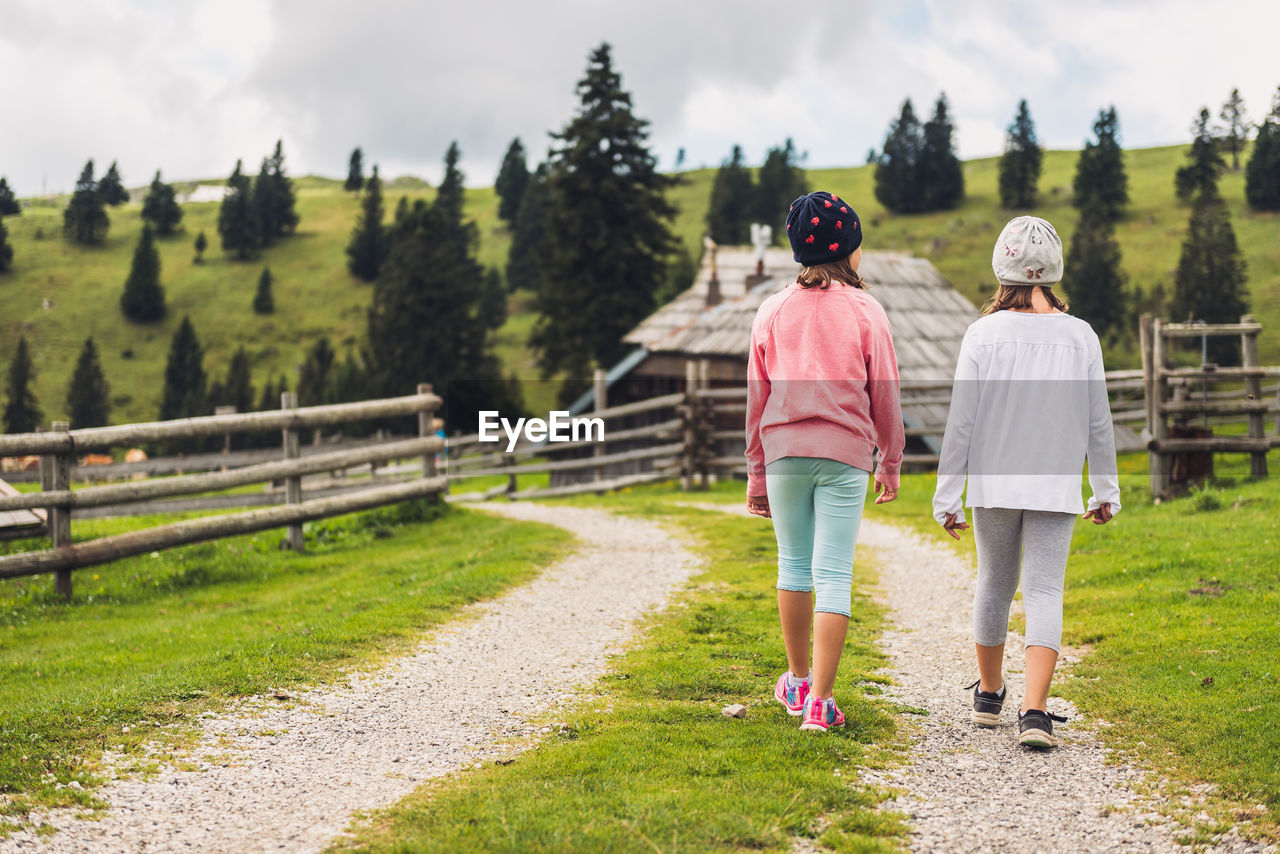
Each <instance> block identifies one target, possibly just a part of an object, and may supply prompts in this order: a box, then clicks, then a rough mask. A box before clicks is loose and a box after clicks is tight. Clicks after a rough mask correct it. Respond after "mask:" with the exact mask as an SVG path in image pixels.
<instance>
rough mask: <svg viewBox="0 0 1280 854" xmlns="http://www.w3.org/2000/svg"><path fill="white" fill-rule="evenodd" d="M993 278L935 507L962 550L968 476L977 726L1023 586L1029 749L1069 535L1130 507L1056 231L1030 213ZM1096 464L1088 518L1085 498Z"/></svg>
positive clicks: (951, 420)
mask: <svg viewBox="0 0 1280 854" xmlns="http://www.w3.org/2000/svg"><path fill="white" fill-rule="evenodd" d="M992 268H993V269H994V271H995V274H996V279H997V280H998V281H999V289H998V290H997V292H996V294H995V297H994V298H993V299H992V300H991V302H990V303H988V304H987V306H986V307H985V309H984V310H983V315H982V317H981V318H979V319H978V320H976V321H975V322H974V323H973V324H972V325H971V326H970V327H969V329H968V331H967V332H966V333H965V336H964V342H963V343H962V344H961V347H960V357H959V360H958V362H957V364H956V375H955V383H954V387H953V390H952V396H951V407H950V412H949V413H948V416H947V427H946V432H945V434H944V436H943V440H942V453H941V456H940V459H939V462H938V487H937V491H936V492H935V493H934V498H933V510H934V517H935V518H936V519H937V520H938V523H939V524H940V525H942V526H943V527H944V528H945V529H946V530H947V533H949V534H950V535H951V536H952V537H955V538H957V539H959V537H960V533H959V532H960V531H962V530H964V529H966V528H968V527H969V526H968V524H967V523H966V522H965V514H964V509H963V507H962V506H961V493H962V492H963V491H964V488H965V481H966V478H967V480H968V500H967V502H965V503H966V504H967V505H968V506H969V507H972V508H973V512H974V536H975V541H976V545H977V550H978V586H977V591H976V594H975V596H974V641H975V647H976V651H977V658H978V670H979V674H980V678H979V680H978V682H977V683H975V685H974V686H973V687H974V689H975V690H974V713H973V720H974V722H975V723H977V724H979V725H982V726H995V725H997V724H998V723H999V715H1000V709H1001V707H1002V705H1003V703H1004V699H1005V689H1004V679H1003V676H1002V666H1003V660H1004V641H1005V636H1006V633H1007V630H1008V625H1009V605H1010V603H1011V601H1012V600H1013V594H1014V592H1015V590H1016V589H1017V586H1018V580H1019V575H1021V579H1022V588H1023V589H1022V594H1023V603H1024V605H1025V606H1026V607H1025V610H1026V623H1027V632H1026V645H1027V646H1026V657H1027V660H1026V691H1025V693H1024V696H1023V701H1022V712H1021V713H1020V714H1019V730H1020V734H1019V740H1020V741H1021V742H1022V743H1023V744H1027V745H1030V746H1033V747H1052V746H1054V745H1055V744H1056V740H1055V739H1054V737H1053V724H1052V722H1051V716H1050V715H1049V714H1048V712H1047V709H1046V703H1047V700H1048V696H1049V683H1050V681H1051V680H1052V678H1053V670H1054V667H1055V665H1056V663H1057V658H1058V648H1059V644H1060V642H1061V637H1062V589H1063V579H1064V577H1065V574H1066V562H1067V555H1068V552H1069V551H1070V546H1071V534H1072V530H1073V528H1074V520H1075V518H1076V515H1077V514H1079V513H1081V512H1082V511H1084V518H1086V519H1092V520H1093V522H1094V524H1098V525H1103V524H1106V523H1107V522H1108V521H1110V519H1111V517H1112V516H1113V515H1114V514H1115V513H1117V512H1118V511H1119V510H1120V484H1119V478H1118V477H1117V473H1116V459H1115V437H1114V434H1113V432H1112V427H1111V410H1110V408H1109V406H1108V403H1107V388H1106V379H1105V377H1104V374H1103V366H1102V348H1101V346H1100V345H1099V343H1098V336H1097V335H1096V334H1095V333H1094V331H1093V329H1092V327H1090V326H1089V324H1088V323H1086V322H1085V321H1083V320H1080V319H1079V318H1075V317H1072V316H1071V315H1069V314H1067V313H1066V309H1067V306H1066V305H1065V304H1064V303H1063V302H1062V301H1061V300H1059V299H1058V298H1057V297H1056V296H1055V295H1054V294H1053V291H1052V289H1051V288H1052V285H1053V283H1054V282H1058V281H1061V279H1062V240H1061V239H1060V238H1059V237H1058V234H1057V232H1056V231H1055V230H1054V228H1053V226H1052V225H1050V224H1049V223H1048V222H1046V221H1045V220H1043V219H1040V218H1038V217H1032V216H1020V217H1017V218H1015V219H1013V220H1012V221H1010V222H1009V224H1008V225H1006V226H1005V228H1004V231H1002V232H1001V234H1000V239H999V240H998V241H996V246H995V252H994V254H993V257H992ZM1086 459H1087V460H1088V463H1089V485H1090V487H1091V490H1092V493H1093V494H1092V496H1091V497H1090V499H1089V503H1088V508H1087V510H1086V508H1085V506H1084V504H1083V502H1082V501H1081V497H1080V475H1081V469H1082V466H1083V464H1084V462H1085V460H1086ZM1059 720H1061V719H1059Z"/></svg>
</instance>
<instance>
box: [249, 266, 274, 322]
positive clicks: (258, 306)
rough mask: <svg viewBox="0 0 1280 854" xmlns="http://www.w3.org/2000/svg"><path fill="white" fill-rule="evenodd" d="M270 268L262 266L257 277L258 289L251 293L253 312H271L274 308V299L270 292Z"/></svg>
mask: <svg viewBox="0 0 1280 854" xmlns="http://www.w3.org/2000/svg"><path fill="white" fill-rule="evenodd" d="M272 281H273V279H272V278H271V268H270V267H263V268H262V275H261V276H259V277H258V290H257V292H255V293H254V295H253V311H254V313H255V314H271V313H272V312H274V311H275V310H276V300H275V297H274V296H272V294H271V283H272Z"/></svg>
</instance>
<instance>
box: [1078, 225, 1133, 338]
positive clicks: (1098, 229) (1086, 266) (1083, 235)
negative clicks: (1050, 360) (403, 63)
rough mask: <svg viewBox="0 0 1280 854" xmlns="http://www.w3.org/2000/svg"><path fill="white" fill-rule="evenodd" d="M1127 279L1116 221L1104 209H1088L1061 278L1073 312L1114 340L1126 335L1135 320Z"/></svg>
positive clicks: (1102, 334)
mask: <svg viewBox="0 0 1280 854" xmlns="http://www.w3.org/2000/svg"><path fill="white" fill-rule="evenodd" d="M1127 282H1128V279H1127V277H1126V276H1125V274H1124V271H1123V270H1122V269H1121V268H1120V243H1119V241H1117V240H1116V235H1115V224H1114V223H1113V222H1112V221H1111V219H1110V218H1108V217H1107V216H1106V214H1105V213H1104V212H1102V211H1098V210H1086V211H1085V212H1084V213H1083V214H1081V216H1080V223H1079V225H1078V226H1077V227H1076V232H1075V234H1074V235H1073V236H1072V238H1071V246H1070V248H1069V249H1068V250H1067V258H1066V264H1065V265H1064V274H1063V277H1062V286H1063V289H1064V290H1065V291H1066V292H1067V295H1068V296H1069V297H1070V301H1071V312H1072V313H1073V314H1075V315H1076V316H1078V317H1081V318H1083V319H1084V320H1087V321H1088V322H1089V323H1090V325H1092V326H1093V330H1094V331H1095V332H1097V333H1098V335H1099V336H1100V337H1105V338H1108V339H1109V340H1111V341H1112V342H1115V341H1117V340H1120V339H1122V338H1125V337H1126V336H1127V333H1128V332H1129V327H1130V325H1131V324H1130V321H1131V319H1132V312H1131V301H1130V297H1129V293H1128V285H1127Z"/></svg>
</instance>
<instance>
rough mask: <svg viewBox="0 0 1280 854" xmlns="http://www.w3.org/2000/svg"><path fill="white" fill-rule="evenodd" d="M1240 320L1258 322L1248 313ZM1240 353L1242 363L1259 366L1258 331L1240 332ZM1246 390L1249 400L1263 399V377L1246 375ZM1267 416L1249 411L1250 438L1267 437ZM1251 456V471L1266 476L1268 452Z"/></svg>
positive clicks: (1253, 473)
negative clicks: (1265, 420)
mask: <svg viewBox="0 0 1280 854" xmlns="http://www.w3.org/2000/svg"><path fill="white" fill-rule="evenodd" d="M1240 322H1241V323H1242V324H1252V323H1255V322H1256V319H1255V318H1254V316H1253V315H1252V314H1246V315H1244V316H1243V317H1241V318H1240ZM1240 354H1241V356H1242V358H1241V360H1240V361H1241V364H1242V365H1243V366H1244V367H1245V368H1257V367H1259V365H1260V363H1259V361H1258V333H1257V332H1256V331H1255V332H1241V333H1240ZM1244 390H1245V396H1246V397H1247V398H1248V399H1249V400H1261V399H1262V377H1260V376H1257V375H1253V376H1246V377H1245V379H1244ZM1265 418H1266V413H1264V412H1250V413H1249V438H1250V439H1265V438H1266V435H1267V433H1266V424H1265V423H1264V421H1263V419H1265ZM1249 458H1250V471H1249V473H1250V474H1251V475H1252V476H1253V477H1266V476H1267V452H1266V451H1261V452H1257V451H1255V452H1254V453H1252V454H1250V455H1249Z"/></svg>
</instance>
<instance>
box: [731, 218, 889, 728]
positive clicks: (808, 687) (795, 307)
mask: <svg viewBox="0 0 1280 854" xmlns="http://www.w3.org/2000/svg"><path fill="white" fill-rule="evenodd" d="M787 236H788V238H789V239H790V240H791V248H792V250H793V252H794V255H795V259H796V261H797V262H798V263H799V264H801V265H803V269H802V270H801V271H800V275H799V277H798V279H797V280H796V282H795V283H793V284H791V285H789V286H787V287H786V288H785V289H784V290H782V291H780V292H779V293H776V294H774V295H773V296H771V297H769V299H767V300H765V302H764V304H763V305H761V306H760V310H759V312H758V313H757V314H756V319H755V322H754V323H753V325H752V329H751V350H750V354H749V356H748V361H747V451H746V455H747V509H748V510H749V511H750V512H751V513H753V514H755V515H757V516H764V517H766V518H772V519H773V528H774V533H775V534H776V536H777V538H778V585H777V586H778V615H779V617H780V620H781V623H782V638H783V642H784V643H785V645H786V649H787V662H788V665H789V670H788V672H786V673H784V674H782V676H780V677H779V678H778V682H777V685H776V686H775V688H774V696H775V697H776V698H777V700H778V701H779V702H780V703H782V704H783V706H785V707H786V709H787V711H788V712H789V713H790V714H792V715H795V716H798V717H802V718H803V721H802V723H801V726H800V728H801V729H808V730H817V731H822V732H825V731H826V730H827V728H828V727H831V726H839V725H840V724H843V723H844V715H843V714H842V713H841V712H840V709H839V708H838V707H837V706H836V702H835V698H834V697H833V690H834V686H835V678H836V669H837V667H838V666H839V664H840V653H841V651H842V650H843V649H844V641H845V633H846V631H847V629H848V625H849V616H850V609H849V606H850V593H851V588H852V583H853V551H854V544H855V542H856V540H857V537H858V523H859V521H860V520H861V518H862V506H863V503H864V501H865V499H866V494H867V478H868V473H869V472H870V471H871V468H872V460H873V456H874V451H875V450H876V449H877V448H878V449H879V468H878V469H877V471H876V476H875V482H876V491H877V493H879V497H878V498H877V499H876V503H877V504H882V503H884V502H887V501H892V500H893V499H894V498H896V497H897V494H898V470H899V467H900V466H901V464H902V448H903V444H904V438H903V428H902V412H901V409H900V406H899V399H898V362H897V359H896V357H895V356H894V352H893V337H892V335H891V334H890V330H889V320H888V318H887V317H886V316H885V313H884V309H883V308H881V307H880V304H879V303H878V302H876V301H875V299H873V298H872V297H871V296H870V295H869V294H867V292H866V290H865V288H866V285H865V284H864V283H863V281H862V279H861V278H860V277H859V276H858V264H859V262H860V261H861V260H862V249H861V244H862V225H861V223H860V222H859V221H858V215H857V214H856V213H854V211H853V208H852V207H851V206H850V205H849V204H848V202H845V201H843V200H841V199H840V198H839V197H838V196H834V195H832V194H831V193H826V192H818V193H810V194H808V195H806V196H801V197H800V198H798V199H796V200H795V201H794V202H793V203H792V204H791V209H790V211H789V212H788V214H787ZM811 619H812V629H813V669H812V672H811V671H810V666H809V641H810V621H811Z"/></svg>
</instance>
